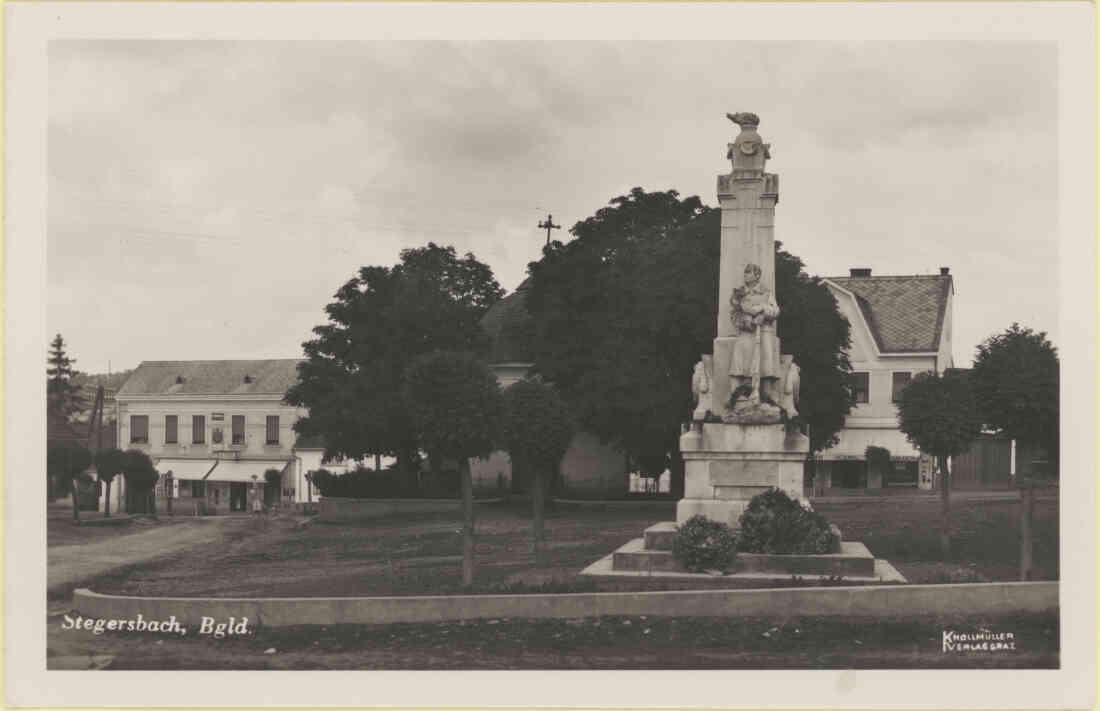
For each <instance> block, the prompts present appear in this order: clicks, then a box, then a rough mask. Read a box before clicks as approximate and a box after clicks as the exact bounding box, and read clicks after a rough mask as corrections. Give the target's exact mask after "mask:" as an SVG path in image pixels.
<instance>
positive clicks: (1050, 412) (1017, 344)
mask: <svg viewBox="0 0 1100 711" xmlns="http://www.w3.org/2000/svg"><path fill="white" fill-rule="evenodd" d="M1058 371H1059V366H1058V351H1057V349H1056V348H1055V347H1054V346H1053V345H1052V344H1051V342H1050V341H1049V340H1048V339H1047V334H1046V333H1044V332H1042V331H1040V332H1036V331H1033V330H1031V329H1030V328H1021V327H1020V324H1018V323H1014V324H1012V325H1011V326H1010V327H1008V328H1007V329H1006V330H1005V331H1004V332H1003V333H998V334H995V335H993V336H990V337H989V338H987V339H986V340H985V341H984V342H982V343H981V344H980V345H979V346H978V349H977V353H976V354H975V356H974V367H973V369H972V370H971V371H970V381H971V384H972V386H973V388H974V396H975V397H976V398H977V401H978V407H979V408H980V410H981V413H982V418H983V419H984V420H985V424H986V425H988V426H989V427H991V428H994V429H997V430H999V431H1001V432H1002V433H1004V434H1005V435H1007V436H1008V437H1011V438H1012V439H1016V440H1020V441H1022V442H1028V443H1030V444H1036V445H1039V446H1040V447H1043V448H1045V449H1046V450H1047V451H1048V452H1049V453H1050V454H1051V456H1052V457H1053V458H1054V459H1055V460H1057V457H1058V421H1059V416H1058V412H1059V394H1058V386H1059V377H1058Z"/></svg>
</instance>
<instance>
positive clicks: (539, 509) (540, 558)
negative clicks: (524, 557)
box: [531, 466, 547, 568]
mask: <svg viewBox="0 0 1100 711" xmlns="http://www.w3.org/2000/svg"><path fill="white" fill-rule="evenodd" d="M544 471H545V470H544V468H543V467H541V466H537V467H535V472H534V474H535V480H534V483H533V487H532V489H531V499H532V503H533V504H534V507H535V511H534V514H535V515H534V520H533V521H532V528H533V529H534V535H535V565H537V566H538V567H540V568H541V567H544V566H545V565H546V564H547V560H546V531H545V526H544V522H545V517H544V515H543V513H544V511H545V510H546V474H545V473H544Z"/></svg>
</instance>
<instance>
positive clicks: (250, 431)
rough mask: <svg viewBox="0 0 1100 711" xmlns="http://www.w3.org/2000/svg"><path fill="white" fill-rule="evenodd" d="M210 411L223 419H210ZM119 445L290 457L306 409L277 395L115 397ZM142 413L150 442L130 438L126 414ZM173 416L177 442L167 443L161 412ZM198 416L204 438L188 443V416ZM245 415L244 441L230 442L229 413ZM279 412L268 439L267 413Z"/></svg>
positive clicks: (179, 452) (160, 452) (162, 452)
mask: <svg viewBox="0 0 1100 711" xmlns="http://www.w3.org/2000/svg"><path fill="white" fill-rule="evenodd" d="M215 413H220V414H221V415H223V417H224V419H222V420H221V421H215V420H214V415H215ZM118 414H119V446H120V447H121V448H122V449H130V448H133V449H140V450H142V451H144V452H147V453H148V454H149V455H150V456H152V457H186V458H200V457H212V456H213V452H214V451H216V450H234V451H237V452H239V453H240V454H241V456H242V457H248V456H252V457H264V458H277V457H281V456H290V454H291V451H292V449H293V447H294V442H295V434H294V430H293V429H292V428H293V426H294V423H295V422H296V421H297V420H298V418H299V417H301V416H302V415H303V414H305V411H304V410H303V409H301V408H296V407H291V406H289V405H284V404H283V403H282V402H281V400H280V399H278V398H271V399H268V400H234V399H228V398H226V399H213V398H211V399H202V400H190V399H188V400H182V399H181V400H174V399H162V400H121V399H120V400H119V403H118ZM132 415H147V416H148V417H149V442H148V443H145V444H142V443H137V442H131V441H130V437H131V431H130V417H131V416H132ZM166 415H176V416H177V417H178V418H179V420H178V422H179V426H178V430H177V434H178V437H177V439H178V443H177V444H167V443H165V441H164V437H165V419H164V418H165V416H166ZM193 415H203V416H204V417H205V418H206V423H205V433H204V435H205V436H204V440H205V441H204V442H203V443H201V444H196V443H194V442H193V436H192V435H193V433H192V430H191V422H192V420H191V418H192V416H193ZM234 415H244V418H245V439H244V442H243V444H240V445H233V444H232V436H233V416H234ZM268 415H278V416H279V443H278V444H275V445H269V444H267V416H268ZM218 427H220V428H221V430H222V433H223V440H222V442H221V443H220V444H218V443H215V442H214V441H213V431H214V429H215V428H218Z"/></svg>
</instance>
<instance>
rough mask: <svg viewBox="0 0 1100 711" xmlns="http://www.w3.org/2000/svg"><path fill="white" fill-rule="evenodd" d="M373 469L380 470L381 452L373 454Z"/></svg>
mask: <svg viewBox="0 0 1100 711" xmlns="http://www.w3.org/2000/svg"><path fill="white" fill-rule="evenodd" d="M374 471H375V472H380V471H382V455H381V454H375V455H374Z"/></svg>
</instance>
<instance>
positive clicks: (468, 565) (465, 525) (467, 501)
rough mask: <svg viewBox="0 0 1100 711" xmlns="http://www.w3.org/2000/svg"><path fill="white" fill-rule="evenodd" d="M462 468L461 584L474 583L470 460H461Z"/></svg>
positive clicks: (472, 494)
mask: <svg viewBox="0 0 1100 711" xmlns="http://www.w3.org/2000/svg"><path fill="white" fill-rule="evenodd" d="M460 467H461V469H462V584H463V585H464V586H465V587H469V586H471V585H473V584H474V482H473V476H472V474H471V473H470V460H469V459H463V460H461V465H460Z"/></svg>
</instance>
